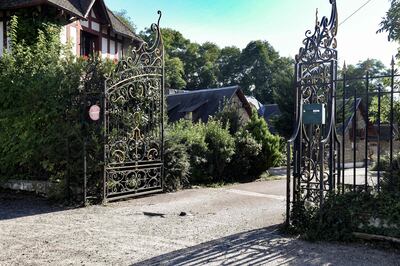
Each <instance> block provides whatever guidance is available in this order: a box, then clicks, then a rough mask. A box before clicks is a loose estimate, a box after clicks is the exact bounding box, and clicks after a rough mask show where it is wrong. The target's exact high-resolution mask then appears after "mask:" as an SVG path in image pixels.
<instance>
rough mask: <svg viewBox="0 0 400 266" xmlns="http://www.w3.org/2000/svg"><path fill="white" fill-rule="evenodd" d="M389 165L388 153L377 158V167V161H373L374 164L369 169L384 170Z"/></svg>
mask: <svg viewBox="0 0 400 266" xmlns="http://www.w3.org/2000/svg"><path fill="white" fill-rule="evenodd" d="M389 166H390V157H389V154H385V155H383V156H381V158H380V160H379V167H378V162H375V163H374V165H373V166H372V168H371V171H378V170H379V171H386V170H387V169H389Z"/></svg>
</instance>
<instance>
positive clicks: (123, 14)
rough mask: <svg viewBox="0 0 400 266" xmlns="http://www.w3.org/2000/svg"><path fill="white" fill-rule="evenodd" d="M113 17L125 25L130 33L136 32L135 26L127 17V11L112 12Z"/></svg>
mask: <svg viewBox="0 0 400 266" xmlns="http://www.w3.org/2000/svg"><path fill="white" fill-rule="evenodd" d="M113 13H114V15H116V16H117V18H118V19H119V20H120V21H121V22H122V23H124V24H125V26H127V27H128V28H129V29H130V30H131V31H132V32H136V25H135V23H134V22H133V20H132V18H131V17H130V16H129V15H128V11H126V10H125V9H123V10H119V11H114V12H113Z"/></svg>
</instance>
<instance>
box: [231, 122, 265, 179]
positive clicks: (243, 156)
mask: <svg viewBox="0 0 400 266" xmlns="http://www.w3.org/2000/svg"><path fill="white" fill-rule="evenodd" d="M261 150H262V145H261V144H260V143H258V142H257V141H256V140H255V139H254V138H253V136H252V135H251V134H250V133H249V132H248V131H247V130H243V129H242V130H240V131H238V132H237V133H236V134H235V151H236V152H235V154H234V155H233V158H232V160H231V162H230V164H229V167H228V169H229V171H228V173H229V177H230V178H231V180H230V181H239V182H247V181H253V180H255V179H257V178H258V177H259V176H255V175H254V172H252V171H251V169H252V167H253V162H255V161H257V159H258V157H259V156H260V153H261Z"/></svg>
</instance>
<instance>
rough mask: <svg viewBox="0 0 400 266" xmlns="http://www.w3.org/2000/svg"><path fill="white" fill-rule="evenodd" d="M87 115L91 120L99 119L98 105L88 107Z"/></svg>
mask: <svg viewBox="0 0 400 266" xmlns="http://www.w3.org/2000/svg"><path fill="white" fill-rule="evenodd" d="M89 117H90V119H92V120H93V121H97V120H99V119H100V107H99V106H98V105H92V106H90V109H89Z"/></svg>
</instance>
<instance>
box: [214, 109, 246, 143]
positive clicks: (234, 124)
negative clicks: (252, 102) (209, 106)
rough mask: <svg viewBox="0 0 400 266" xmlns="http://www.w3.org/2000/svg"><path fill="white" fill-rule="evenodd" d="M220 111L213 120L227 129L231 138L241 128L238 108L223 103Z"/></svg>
mask: <svg viewBox="0 0 400 266" xmlns="http://www.w3.org/2000/svg"><path fill="white" fill-rule="evenodd" d="M221 109H222V110H221V111H219V112H218V113H217V114H216V115H215V117H214V119H215V120H218V121H220V122H221V123H222V124H223V125H225V126H227V127H229V133H230V134H231V135H232V136H233V135H235V134H236V132H238V131H239V129H240V128H241V127H242V124H243V122H242V120H241V117H240V113H239V111H238V107H237V106H235V105H233V104H231V103H230V102H229V101H224V104H223V107H222V108H221Z"/></svg>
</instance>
